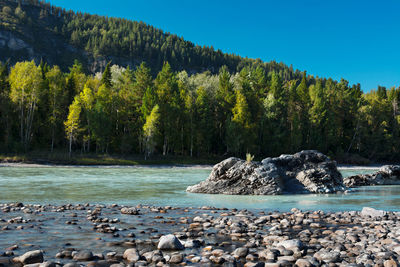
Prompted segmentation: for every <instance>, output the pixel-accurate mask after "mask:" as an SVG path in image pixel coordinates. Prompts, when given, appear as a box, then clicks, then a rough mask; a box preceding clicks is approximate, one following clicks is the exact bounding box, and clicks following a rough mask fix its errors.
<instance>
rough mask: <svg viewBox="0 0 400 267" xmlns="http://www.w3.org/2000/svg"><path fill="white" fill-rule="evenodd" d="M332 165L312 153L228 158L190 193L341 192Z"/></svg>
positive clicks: (333, 163)
mask: <svg viewBox="0 0 400 267" xmlns="http://www.w3.org/2000/svg"><path fill="white" fill-rule="evenodd" d="M344 190H345V186H344V185H343V177H342V175H341V173H340V172H339V171H338V170H337V167H336V162H335V161H332V160H330V159H329V158H328V157H327V156H325V155H324V154H322V153H320V152H317V151H315V150H306V151H301V152H299V153H296V154H294V155H281V156H280V157H277V158H266V159H264V160H262V161H261V162H247V161H244V160H241V159H239V158H234V157H231V158H228V159H226V160H224V161H222V162H220V163H218V164H217V165H215V166H214V167H213V169H212V171H211V174H210V175H209V177H208V178H207V179H206V180H205V181H202V182H200V183H199V184H197V185H193V186H189V187H188V188H187V189H186V191H188V192H191V193H207V194H229V195H280V194H284V193H288V194H294V193H334V192H337V191H344Z"/></svg>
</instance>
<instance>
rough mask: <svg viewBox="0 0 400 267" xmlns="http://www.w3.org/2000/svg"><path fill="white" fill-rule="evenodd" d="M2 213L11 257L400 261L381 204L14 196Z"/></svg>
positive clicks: (62, 261) (395, 224)
mask: <svg viewBox="0 0 400 267" xmlns="http://www.w3.org/2000/svg"><path fill="white" fill-rule="evenodd" d="M0 214H1V216H0V218H1V219H0V237H1V238H0V255H2V256H1V257H0V265H1V264H3V266H7V265H12V264H13V263H15V266H18V264H34V263H39V262H47V263H46V264H42V265H40V266H57V265H59V266H62V265H64V266H66V267H71V266H79V265H80V264H83V265H86V266H111V265H113V264H114V265H113V267H117V266H126V265H128V264H133V265H134V266H145V265H157V266H162V265H163V264H171V265H178V264H179V265H221V264H225V266H243V265H244V266H292V265H294V264H296V265H297V266H321V265H323V264H329V266H349V265H350V264H351V266H366V265H368V264H370V265H371V266H374V265H375V264H378V265H375V266H397V265H396V264H397V262H398V260H400V256H399V253H400V241H399V240H398V236H399V232H400V221H399V219H400V216H399V214H398V213H392V212H388V213H386V212H383V211H377V210H373V209H372V210H371V209H365V210H364V211H363V212H357V211H352V212H334V213H330V212H328V213H324V212H321V211H299V210H297V209H292V211H291V212H284V213H280V212H264V211H262V210H236V209H226V208H212V207H202V208H192V207H170V206H162V207H155V206H142V205H138V206H135V207H125V206H120V205H117V204H113V205H107V206H105V205H91V204H85V205H81V204H76V205H71V204H67V205H58V206H54V205H24V204H22V203H15V204H0ZM171 235H172V236H171ZM27 252H28V254H26V253H27ZM21 256H22V257H21ZM31 266H39V264H37V265H31Z"/></svg>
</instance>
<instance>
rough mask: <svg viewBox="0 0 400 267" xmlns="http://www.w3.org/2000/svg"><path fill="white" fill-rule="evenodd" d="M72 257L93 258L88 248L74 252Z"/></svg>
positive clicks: (79, 259)
mask: <svg viewBox="0 0 400 267" xmlns="http://www.w3.org/2000/svg"><path fill="white" fill-rule="evenodd" d="M73 258H74V260H76V261H91V260H92V259H93V253H92V252H91V251H89V250H81V251H78V252H77V253H75V255H74V256H73Z"/></svg>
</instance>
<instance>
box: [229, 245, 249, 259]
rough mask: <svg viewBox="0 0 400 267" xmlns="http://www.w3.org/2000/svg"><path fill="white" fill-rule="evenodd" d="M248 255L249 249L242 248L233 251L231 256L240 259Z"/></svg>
mask: <svg viewBox="0 0 400 267" xmlns="http://www.w3.org/2000/svg"><path fill="white" fill-rule="evenodd" d="M248 253H249V249H248V248H243V247H242V248H237V249H235V250H234V251H233V253H232V254H233V255H235V256H238V257H241V258H242V257H246V256H247V254H248Z"/></svg>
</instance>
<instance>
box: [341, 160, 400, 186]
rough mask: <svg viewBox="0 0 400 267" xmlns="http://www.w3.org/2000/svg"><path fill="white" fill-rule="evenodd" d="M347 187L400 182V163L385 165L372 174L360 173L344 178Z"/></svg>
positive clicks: (396, 183)
mask: <svg viewBox="0 0 400 267" xmlns="http://www.w3.org/2000/svg"><path fill="white" fill-rule="evenodd" d="M343 182H344V184H345V185H346V186H347V187H359V186H369V185H398V184H400V165H385V166H382V167H381V168H380V169H379V170H378V171H377V172H375V173H372V174H359V175H353V176H349V177H346V178H344V179H343Z"/></svg>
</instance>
